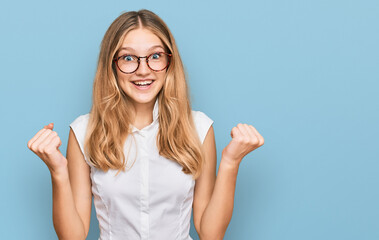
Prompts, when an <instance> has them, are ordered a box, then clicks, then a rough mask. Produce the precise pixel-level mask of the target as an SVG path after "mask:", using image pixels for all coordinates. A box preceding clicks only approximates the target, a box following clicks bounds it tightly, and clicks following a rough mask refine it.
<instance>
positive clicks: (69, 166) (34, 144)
mask: <svg viewBox="0 0 379 240" xmlns="http://www.w3.org/2000/svg"><path fill="white" fill-rule="evenodd" d="M48 126H50V127H46V126H45V127H44V129H42V130H41V131H40V132H38V133H37V134H36V135H35V136H34V137H33V138H32V139H31V140H30V141H29V142H28V147H29V148H30V149H31V150H32V151H33V152H35V153H36V154H37V155H38V156H39V157H40V158H41V159H42V160H43V161H44V162H45V163H46V165H47V167H48V168H49V170H50V173H51V181H52V187H53V223H54V228H55V231H56V233H57V236H58V238H59V239H60V240H65V239H70V240H76V239H78V240H79V239H80V240H84V239H85V238H86V236H87V234H88V230H89V223H90V217H91V200H92V195H91V182H90V178H89V176H90V175H89V173H90V170H89V166H88V165H87V164H86V163H85V161H84V157H83V154H82V153H81V151H80V148H79V144H78V142H77V140H76V138H75V136H74V134H73V132H72V130H70V134H69V140H68V146H67V159H66V158H65V157H64V156H63V155H62V154H61V153H60V151H59V146H60V145H61V142H60V139H59V137H58V135H57V134H56V132H54V131H52V125H51V124H50V125H48Z"/></svg>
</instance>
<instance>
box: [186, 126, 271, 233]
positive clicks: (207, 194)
mask: <svg viewBox="0 0 379 240" xmlns="http://www.w3.org/2000/svg"><path fill="white" fill-rule="evenodd" d="M231 135H232V138H233V139H232V141H231V142H230V143H229V145H228V146H227V147H226V148H225V149H224V150H223V152H222V158H221V162H220V166H219V170H218V174H217V178H215V171H216V163H217V161H216V148H215V141H214V132H213V127H211V129H210V131H209V132H208V134H207V136H206V138H205V140H204V143H203V149H204V153H205V161H206V164H205V167H204V169H203V172H202V174H201V176H200V177H199V178H198V179H197V180H196V185H195V195H194V206H193V208H194V224H195V228H196V230H197V232H198V234H199V236H200V239H202V240H212V239H223V237H224V235H225V232H226V229H227V227H228V225H229V223H230V220H231V218H232V214H233V206H234V194H235V187H236V181H237V174H238V168H239V165H240V162H241V160H242V158H243V157H244V156H245V155H246V154H248V153H249V152H251V151H252V150H254V149H256V148H258V147H260V146H261V145H263V143H264V140H263V137H262V136H260V134H259V133H258V132H257V131H256V130H255V129H253V127H252V126H249V125H246V124H239V125H238V126H237V127H235V128H233V130H232V133H231Z"/></svg>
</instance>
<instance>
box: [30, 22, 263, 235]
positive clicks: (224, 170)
mask: <svg viewBox="0 0 379 240" xmlns="http://www.w3.org/2000/svg"><path fill="white" fill-rule="evenodd" d="M155 45H161V47H162V49H160V48H159V47H158V48H155V49H150V48H151V47H152V46H155ZM126 46H128V47H131V48H132V49H128V50H122V51H120V52H119V56H121V55H123V54H125V53H129V54H134V55H137V56H146V55H149V54H150V53H152V52H151V51H155V50H163V44H162V42H161V41H160V39H159V38H158V37H157V36H155V35H154V34H153V33H151V32H150V31H148V30H146V29H136V30H133V31H131V32H129V33H128V34H127V36H126V37H125V39H124V42H123V43H122V47H126ZM117 76H118V81H119V85H120V87H121V89H122V90H123V91H124V92H125V93H126V94H127V95H128V96H129V97H130V99H131V100H132V102H133V105H134V107H135V110H136V116H135V121H134V126H136V127H137V128H139V129H142V128H143V127H145V126H147V125H149V124H151V123H152V121H153V116H152V111H153V107H154V102H155V99H156V97H157V94H158V93H159V91H160V90H161V88H162V86H163V85H164V79H165V71H162V72H154V71H152V70H150V69H149V68H148V66H147V65H146V62H145V61H143V60H142V61H141V64H140V66H139V69H138V70H137V71H136V72H134V73H132V74H124V73H122V72H120V71H119V70H118V72H117ZM139 79H152V80H154V83H153V85H152V87H151V88H150V89H149V90H144V91H141V90H139V89H137V88H135V87H134V85H133V84H132V83H131V81H135V80H139ZM53 128H54V124H53V123H50V124H49V125H46V126H44V128H43V129H41V130H40V131H39V132H37V133H36V135H35V136H33V138H32V139H30V140H29V141H28V148H29V149H30V150H31V151H33V152H34V153H35V154H37V155H38V156H39V157H40V158H41V159H42V160H43V161H44V162H45V164H46V165H47V167H48V169H49V171H50V173H51V179H52V186H53V222H54V227H55V230H56V232H57V235H58V237H59V239H70V240H72V239H85V238H86V237H87V235H88V230H89V225H90V218H91V201H92V192H91V180H90V168H89V166H88V165H87V164H86V162H85V160H84V156H83V154H82V152H81V150H80V147H79V144H78V142H77V140H76V138H75V136H74V133H73V131H72V130H71V129H70V132H69V138H68V145H67V153H66V158H65V157H64V156H63V155H62V153H61V152H60V151H59V147H60V146H61V144H62V143H61V140H60V138H59V136H58V134H57V133H56V132H55V131H53ZM231 137H232V139H231V141H230V143H229V144H228V145H227V146H226V147H225V148H224V149H223V151H222V157H221V162H220V166H219V170H218V174H217V176H216V165H217V159H216V155H217V154H216V144H215V136H214V129H213V126H211V127H210V129H209V131H208V133H207V135H206V137H205V140H204V143H203V145H202V148H203V151H204V161H205V164H204V168H203V171H202V173H201V175H200V177H199V178H198V179H197V180H196V183H195V190H194V200H193V216H194V225H195V228H196V231H197V232H198V234H199V237H200V239H202V240H209V239H223V237H224V235H225V232H226V229H227V227H228V225H229V222H230V220H231V217H232V213H233V205H234V193H235V186H236V180H237V174H238V169H239V166H240V163H241V161H242V159H243V158H244V157H245V156H246V155H247V154H248V153H250V152H251V151H253V150H255V149H257V148H259V147H260V146H262V145H263V144H264V139H263V137H262V136H261V135H260V134H259V133H258V131H257V130H256V129H255V128H254V127H253V126H251V125H248V124H241V123H240V124H238V125H237V126H236V127H234V128H233V129H232V130H231Z"/></svg>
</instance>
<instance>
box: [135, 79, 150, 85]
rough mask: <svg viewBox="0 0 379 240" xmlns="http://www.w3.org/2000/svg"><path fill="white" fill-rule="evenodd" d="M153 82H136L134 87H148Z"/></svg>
mask: <svg viewBox="0 0 379 240" xmlns="http://www.w3.org/2000/svg"><path fill="white" fill-rule="evenodd" d="M152 82H153V81H151V80H150V81H138V82H134V84H136V85H139V86H145V85H149V84H151V83H152Z"/></svg>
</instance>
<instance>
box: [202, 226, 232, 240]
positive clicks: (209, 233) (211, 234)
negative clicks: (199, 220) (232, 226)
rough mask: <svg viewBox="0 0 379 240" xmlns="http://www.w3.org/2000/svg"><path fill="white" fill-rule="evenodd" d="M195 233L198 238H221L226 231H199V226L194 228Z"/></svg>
mask: <svg viewBox="0 0 379 240" xmlns="http://www.w3.org/2000/svg"><path fill="white" fill-rule="evenodd" d="M195 229H196V231H197V234H198V235H199V239H200V240H223V239H224V235H225V232H226V231H222V230H214V231H201V229H200V228H196V227H195Z"/></svg>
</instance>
